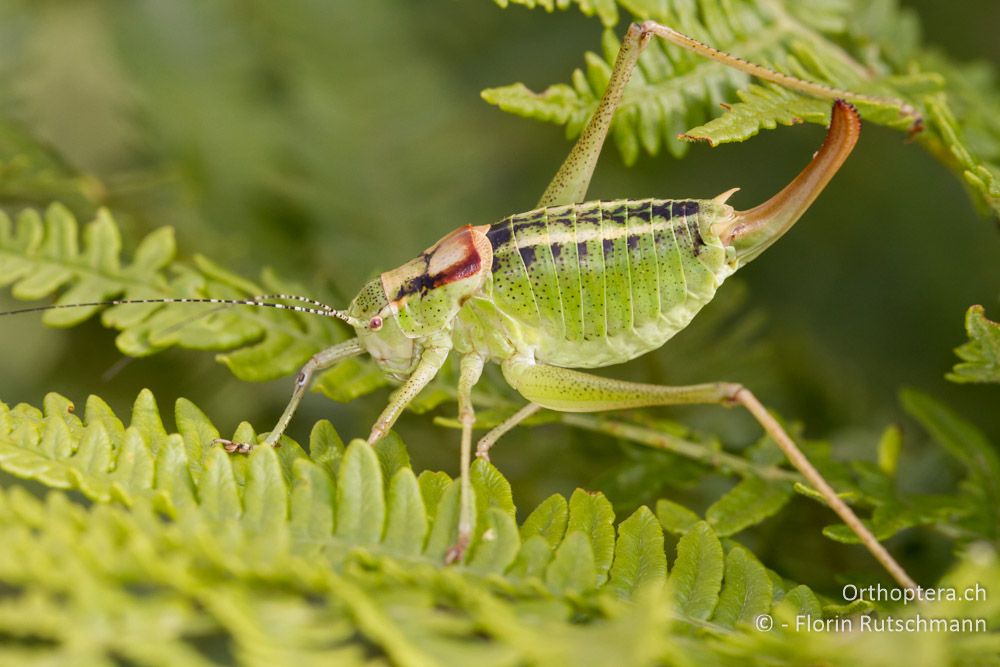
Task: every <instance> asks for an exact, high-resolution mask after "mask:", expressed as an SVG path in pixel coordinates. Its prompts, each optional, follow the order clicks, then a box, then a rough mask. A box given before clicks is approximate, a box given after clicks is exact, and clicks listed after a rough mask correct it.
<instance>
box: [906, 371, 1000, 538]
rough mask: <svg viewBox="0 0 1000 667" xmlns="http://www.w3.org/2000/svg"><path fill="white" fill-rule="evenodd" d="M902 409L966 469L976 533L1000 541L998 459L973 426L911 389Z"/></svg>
mask: <svg viewBox="0 0 1000 667" xmlns="http://www.w3.org/2000/svg"><path fill="white" fill-rule="evenodd" d="M900 400H901V402H902V404H903V408H904V409H905V410H906V411H907V412H908V413H909V414H910V415H911V416H912V417H913V418H914V419H916V420H917V421H919V422H920V424H921V426H923V427H924V429H926V430H927V431H928V432H929V433H930V434H931V436H932V437H933V438H934V440H935V441H937V442H938V444H940V445H941V446H942V447H944V449H945V450H946V451H947V452H948V453H949V454H951V455H952V456H953V457H954V458H955V459H956V460H957V461H959V462H960V463H961V464H962V465H963V466H964V467H965V469H966V471H967V473H968V476H969V480H970V481H971V484H970V485H968V486H967V488H966V490H967V491H968V493H969V494H970V495H971V497H972V499H973V500H974V503H975V507H976V515H975V518H974V521H975V524H976V525H975V528H974V529H975V531H976V533H978V534H980V535H983V536H986V537H989V538H992V539H997V538H998V537H1000V457H998V456H997V452H996V448H995V446H994V445H993V444H992V443H991V442H990V441H989V440H988V439H987V438H986V436H985V435H984V434H983V433H982V432H981V431H980V430H979V429H977V428H976V427H975V426H973V425H972V424H970V423H969V422H968V421H966V420H965V419H963V418H961V417H959V416H958V415H957V414H956V413H955V412H954V411H952V410H951V409H949V408H948V407H946V406H944V405H942V404H941V403H939V402H937V401H935V400H934V399H932V398H931V397H930V396H927V395H925V394H922V393H920V392H918V391H915V390H912V389H906V390H904V391H903V392H902V393H901V395H900Z"/></svg>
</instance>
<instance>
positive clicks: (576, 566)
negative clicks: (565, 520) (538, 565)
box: [545, 528, 602, 594]
mask: <svg viewBox="0 0 1000 667" xmlns="http://www.w3.org/2000/svg"><path fill="white" fill-rule="evenodd" d="M591 545H592V542H591V540H590V537H589V536H588V535H587V533H585V532H583V531H580V530H573V529H572V528H571V529H570V530H569V532H567V533H566V537H565V538H564V539H563V541H562V543H561V544H560V545H559V547H558V548H557V549H556V551H555V555H554V556H553V558H552V562H551V563H549V566H548V567H547V568H546V569H545V583H546V584H547V585H548V586H549V588H551V589H552V590H553V591H555V592H557V593H564V594H565V593H570V594H572V593H577V594H579V593H584V592H586V591H589V590H592V589H593V588H594V587H595V583H594V582H595V581H597V580H598V578H602V577H601V575H600V573H599V572H598V568H597V563H596V562H595V558H594V550H593V548H592V546H591Z"/></svg>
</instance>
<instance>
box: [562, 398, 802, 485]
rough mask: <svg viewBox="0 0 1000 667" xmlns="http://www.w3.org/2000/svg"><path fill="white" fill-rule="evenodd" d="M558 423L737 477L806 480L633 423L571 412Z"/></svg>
mask: <svg viewBox="0 0 1000 667" xmlns="http://www.w3.org/2000/svg"><path fill="white" fill-rule="evenodd" d="M559 421H561V422H562V423H564V424H569V425H571V426H576V427H578V428H582V429H586V430H588V431H594V432H596V433H604V434H606V435H611V436H615V437H618V438H624V439H626V440H631V441H632V442H637V443H639V444H641V445H647V446H649V447H654V448H656V449H662V450H665V451H668V452H672V453H674V454H679V455H680V456H684V457H687V458H690V459H694V460H696V461H700V462H701V463H705V464H707V465H710V466H712V467H715V468H720V469H723V470H732V471H735V472H738V473H740V474H744V475H753V476H755V477H760V478H761V479H765V480H770V481H789V482H800V483H804V482H805V478H804V477H802V475H800V474H798V473H796V472H792V471H791V470H785V469H784V468H779V467H777V466H759V465H755V464H753V463H751V462H750V461H747V460H746V459H743V458H740V457H739V456H734V455H732V454H728V453H726V452H720V451H714V450H711V449H708V448H707V447H705V446H704V445H700V444H697V443H694V442H690V441H688V440H684V439H683V438H678V437H677V436H673V435H669V434H667V433H662V432H660V431H654V430H652V429H649V428H644V427H642V426H636V425H634V424H626V423H624V422H619V421H613V420H610V419H603V418H601V417H591V416H589V415H582V414H570V413H566V414H561V415H560V419H559Z"/></svg>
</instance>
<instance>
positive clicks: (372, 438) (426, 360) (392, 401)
mask: <svg viewBox="0 0 1000 667" xmlns="http://www.w3.org/2000/svg"><path fill="white" fill-rule="evenodd" d="M449 352H451V346H450V345H448V344H445V343H439V344H437V345H433V344H432V345H430V346H429V347H427V348H425V349H424V351H423V352H422V353H421V354H420V361H418V362H417V367H416V368H415V369H414V370H413V372H412V373H411V374H410V377H408V378H407V379H406V382H404V383H403V384H401V385H400V386H399V388H398V389H396V391H394V392H392V394H391V395H390V396H389V405H387V406H385V410H383V411H382V414H381V415H379V418H378V420H376V422H375V425H374V426H372V432H371V434H370V435H369V436H368V444H369V445H374V444H375V443H376V442H378V441H379V440H381V439H382V437H383V436H384V435H385V434H386V433H388V432H389V429H390V428H392V425H393V424H395V423H396V420H397V419H398V418H399V415H400V413H402V412H403V408H405V407H406V406H407V405H409V403H410V401H412V400H413V399H414V398H415V397H416V395H417V394H419V393H420V392H421V390H423V388H424V387H426V386H427V384H428V383H429V382H430V381H431V380H433V379H434V376H435V375H437V374H438V371H439V370H441V366H443V365H444V362H445V359H447V358H448V353H449Z"/></svg>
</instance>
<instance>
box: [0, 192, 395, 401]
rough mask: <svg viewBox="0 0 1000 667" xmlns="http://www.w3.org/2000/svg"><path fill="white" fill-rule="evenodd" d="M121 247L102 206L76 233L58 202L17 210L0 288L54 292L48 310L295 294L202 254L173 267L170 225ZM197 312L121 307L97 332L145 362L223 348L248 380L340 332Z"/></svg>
mask: <svg viewBox="0 0 1000 667" xmlns="http://www.w3.org/2000/svg"><path fill="white" fill-rule="evenodd" d="M81 237H82V242H81ZM121 247H122V241H121V236H120V234H119V232H118V228H117V227H116V226H115V224H114V221H113V220H112V218H111V216H110V214H109V213H108V212H107V211H104V210H101V211H99V212H98V214H97V217H96V218H95V220H94V221H92V222H90V223H89V224H87V225H86V226H85V227H84V228H83V230H82V232H81V230H80V228H79V226H78V224H77V222H76V220H75V218H74V217H73V215H72V214H71V213H70V212H69V210H68V209H66V208H65V207H63V206H61V205H58V204H55V205H53V206H51V207H49V209H48V210H47V211H46V213H45V216H44V218H43V217H42V216H40V215H39V214H38V213H37V212H35V211H33V210H30V209H29V210H26V211H24V212H23V213H21V214H20V215H19V216H18V218H17V220H16V223H12V222H11V220H10V219H9V218H8V217H7V216H6V215H5V214H0V286H2V285H12V294H13V295H14V296H15V297H16V298H18V299H23V300H37V299H42V298H45V297H47V296H50V295H52V294H54V293H56V292H59V297H58V298H57V299H56V302H55V303H56V305H64V304H74V303H87V302H95V301H106V300H110V299H156V298H249V297H252V296H254V295H260V294H265V293H274V292H285V293H298V294H301V293H303V290H302V289H301V288H299V287H297V286H290V285H288V284H286V283H283V282H282V281H280V280H278V279H277V278H275V277H274V276H273V274H271V273H270V272H265V273H264V275H263V286H261V285H257V284H255V283H252V282H250V281H247V280H244V279H242V278H240V277H238V276H235V275H233V274H232V273H230V272H228V271H226V270H224V269H222V268H221V267H218V266H216V265H214V264H212V263H211V262H210V261H208V260H207V259H205V258H195V266H194V267H190V266H187V265H185V264H183V263H180V262H177V261H176V260H175V258H174V256H175V252H176V248H175V243H174V237H173V231H172V230H171V229H170V228H162V229H159V230H157V231H155V232H153V233H151V234H150V235H149V236H147V237H146V238H145V239H143V240H142V241H141V242H140V243H139V246H138V247H137V249H136V252H135V255H134V259H133V260H132V262H131V263H126V262H124V261H123V260H122V259H121V257H120V253H121ZM60 290H61V291H60ZM198 308H199V307H198V306H194V305H191V304H136V305H120V306H115V307H112V308H108V309H106V310H105V311H104V313H103V315H102V318H101V319H102V322H103V323H104V325H105V326H108V327H111V328H116V329H119V330H121V333H120V334H119V336H118V339H117V345H118V348H119V349H120V350H121V351H122V352H124V353H125V354H128V355H130V356H144V355H148V354H152V353H154V352H157V351H159V350H162V349H164V348H166V347H170V346H173V345H179V346H182V347H188V348H192V349H202V350H232V351H230V352H228V353H226V354H222V355H220V356H219V360H220V361H222V362H223V363H225V364H226V365H227V366H228V367H229V368H230V369H231V370H232V372H233V373H234V374H235V375H236V376H237V377H239V378H241V379H244V380H252V381H263V380H270V379H274V378H276V377H281V376H284V375H289V374H291V373H293V372H294V371H295V370H297V369H298V368H299V367H300V366H301V365H302V364H303V363H304V362H305V361H306V359H308V358H309V357H310V356H311V355H312V354H314V353H315V352H316V351H318V350H320V349H322V348H323V347H326V346H329V345H331V344H333V343H335V342H337V341H339V340H342V339H343V338H344V334H343V331H342V329H341V328H340V327H339V325H337V324H335V323H334V322H333V321H331V320H330V319H329V318H322V317H316V316H307V317H300V316H297V315H295V314H293V313H290V312H281V313H278V312H264V311H265V309H252V308H241V309H230V310H221V311H218V310H217V311H213V312H207V309H206V308H204V307H202V308H201V310H198ZM97 310H98V307H96V306H91V307H81V308H68V309H61V310H50V311H47V312H46V313H45V314H44V316H43V318H42V319H43V322H45V323H46V324H48V325H50V326H60V327H68V326H73V325H76V324H79V323H80V322H82V321H84V320H86V319H88V318H89V317H91V316H92V315H93V314H94V313H95V312H96V311H97ZM267 310H270V309H267ZM234 348H239V349H235V350H234ZM333 371H334V372H340V373H343V372H344V371H340V370H339V369H336V368H335V369H333ZM322 386H326V385H325V384H323V385H322ZM364 386H365V387H368V388H369V389H362V390H358V389H352V386H351V385H347V386H346V387H345V389H344V390H343V391H353V394H352V395H357V394H359V393H363V391H365V390H370V388H374V386H378V385H377V383H372V382H370V381H369V382H368V383H367V384H366V385H364Z"/></svg>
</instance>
